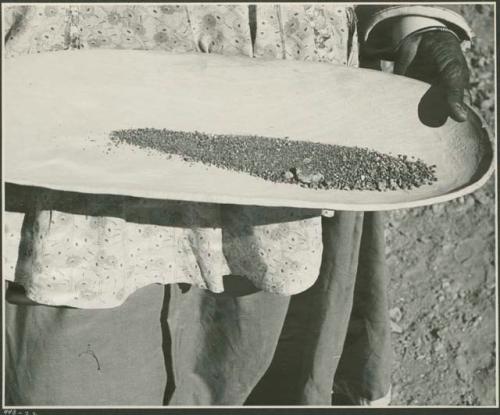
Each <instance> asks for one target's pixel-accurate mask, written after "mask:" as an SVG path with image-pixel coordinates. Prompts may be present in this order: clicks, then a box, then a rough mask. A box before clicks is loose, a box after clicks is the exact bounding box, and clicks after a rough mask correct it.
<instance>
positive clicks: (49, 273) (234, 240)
mask: <svg viewBox="0 0 500 415" xmlns="http://www.w3.org/2000/svg"><path fill="white" fill-rule="evenodd" d="M4 15H5V24H4V28H5V33H4V36H5V47H4V51H5V56H6V58H8V59H11V58H15V57H16V56H18V55H24V54H30V53H44V52H53V51H63V50H68V49H88V48H106V49H146V50H154V49H159V50H165V51H167V52H204V53H221V54H225V55H243V56H248V57H249V58H251V57H255V58H261V57H267V58H276V59H297V60H311V61H326V62H331V63H333V64H342V65H357V55H358V52H357V39H356V30H355V21H354V12H353V8H352V7H351V6H348V5H345V4H335V3H324V4H322V3H315V4H282V5H277V4H258V5H256V6H249V5H246V4H233V5H216V4H204V5H180V4H179V5H176V4H165V5H162V4H152V5H140V4H136V5H134V4H131V5H129V4H121V5H112V4H110V5H99V4H95V5H68V4H66V5H65V4H58V5H30V6H9V7H5V8H4ZM333 93H335V91H332V94H333ZM7 197H11V198H14V197H16V196H15V194H7ZM29 206H30V208H29V211H28V212H27V213H26V214H19V213H14V212H6V215H5V216H4V219H5V221H4V223H5V226H4V234H5V239H4V240H5V249H4V275H5V277H6V279H7V280H11V281H16V282H18V283H20V284H22V285H23V286H24V288H25V289H26V294H27V296H28V297H29V298H31V299H32V300H34V301H36V302H39V303H43V304H49V305H69V306H73V307H79V308H106V307H114V306H117V305H120V304H121V303H123V302H124V301H125V300H126V298H127V297H128V296H129V295H130V294H131V293H133V292H134V291H135V290H137V289H139V288H141V287H144V286H146V285H148V284H152V283H160V284H170V283H179V282H184V283H189V284H194V285H196V286H198V287H201V288H205V289H208V290H211V291H213V292H222V291H224V283H223V276H231V275H239V276H244V277H246V278H248V279H249V280H250V281H251V282H252V283H253V284H254V285H255V286H256V287H257V288H259V289H262V290H265V291H269V292H272V293H276V294H280V295H291V294H295V293H298V292H301V291H303V290H305V289H307V288H308V287H309V286H311V285H312V284H313V283H314V281H315V280H316V278H317V276H318V273H319V266H320V263H321V255H322V236H321V216H320V212H319V211H314V210H304V209H289V208H264V207H256V206H235V205H218V204H202V203H189V202H177V201H169V200H150V199H137V198H129V197H121V198H118V199H117V198H115V197H110V198H109V199H106V198H103V197H98V196H97V195H81V194H71V193H67V194H65V193H64V192H54V191H50V190H37V191H35V192H33V193H32V195H31V201H30V203H29ZM74 206H78V207H79V212H78V213H75V212H74V209H72V207H74Z"/></svg>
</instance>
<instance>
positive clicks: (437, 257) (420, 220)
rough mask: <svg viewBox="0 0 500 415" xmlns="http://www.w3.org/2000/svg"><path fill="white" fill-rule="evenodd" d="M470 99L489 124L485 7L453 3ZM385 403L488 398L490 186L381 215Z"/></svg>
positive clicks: (490, 53) (483, 401) (492, 353)
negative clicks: (389, 340) (465, 25)
mask: <svg viewBox="0 0 500 415" xmlns="http://www.w3.org/2000/svg"><path fill="white" fill-rule="evenodd" d="M462 12H463V13H462V15H463V16H464V17H465V18H466V19H467V20H468V22H469V23H470V24H471V26H472V28H473V30H474V32H475V34H476V36H477V38H476V39H475V40H474V42H473V43H472V46H471V48H470V49H469V50H467V51H466V57H467V60H468V62H469V65H470V68H471V71H472V74H471V103H472V105H473V106H475V107H476V108H478V109H479V110H480V112H481V113H482V115H483V116H484V118H485V119H486V120H487V121H488V123H489V125H490V127H491V128H492V131H494V111H495V108H494V104H495V93H494V43H493V42H494V32H493V31H494V26H493V22H494V14H493V13H494V10H493V6H491V5H468V6H462ZM387 222H388V223H387V225H388V226H387V231H386V232H387V235H386V236H387V242H388V244H387V254H388V272H389V275H390V278H391V279H390V285H389V291H390V299H391V320H392V324H393V345H394V350H395V364H394V369H393V401H392V404H393V405H422V406H423V405H495V399H496V397H495V391H496V389H497V387H498V385H495V382H496V376H495V368H496V333H495V331H496V320H495V316H496V313H495V290H496V285H495V183H494V178H492V179H490V180H489V182H488V183H487V184H486V185H485V186H484V187H482V188H481V189H480V190H479V191H477V192H475V193H473V194H471V195H468V196H466V197H464V198H460V199H458V200H454V201H451V202H447V203H443V204H438V205H434V206H431V207H425V208H417V209H406V210H398V211H392V212H390V214H389V215H388V217H387Z"/></svg>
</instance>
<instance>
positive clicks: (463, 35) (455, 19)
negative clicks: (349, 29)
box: [355, 3, 473, 59]
mask: <svg viewBox="0 0 500 415" xmlns="http://www.w3.org/2000/svg"><path fill="white" fill-rule="evenodd" d="M355 10H356V17H357V22H358V35H359V39H360V45H361V52H362V54H368V55H379V56H381V57H382V58H383V59H385V58H387V57H384V54H385V53H386V52H385V51H386V50H387V48H388V46H390V45H391V41H392V39H391V26H392V25H393V24H394V22H395V21H396V20H397V18H398V17H402V16H411V15H415V16H423V17H429V18H433V19H436V20H438V21H440V22H441V23H444V24H445V25H446V26H447V27H448V28H450V29H451V30H453V31H454V32H455V33H456V34H457V35H458V36H459V37H460V39H462V40H470V39H471V38H472V36H473V34H472V30H471V28H470V26H469V25H468V24H467V22H466V21H465V19H464V18H463V17H462V15H461V14H460V6H458V5H439V6H432V5H427V4H425V3H421V4H410V5H408V4H404V5H398V4H396V3H395V4H392V5H371V4H367V5H365V4H359V5H357V6H356V8H355Z"/></svg>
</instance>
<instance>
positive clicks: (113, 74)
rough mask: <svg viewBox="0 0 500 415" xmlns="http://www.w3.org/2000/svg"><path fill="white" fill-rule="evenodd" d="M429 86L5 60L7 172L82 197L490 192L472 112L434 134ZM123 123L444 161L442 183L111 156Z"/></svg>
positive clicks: (339, 70) (341, 200)
mask: <svg viewBox="0 0 500 415" xmlns="http://www.w3.org/2000/svg"><path fill="white" fill-rule="evenodd" d="M428 89H429V86H428V85H427V84H424V83H422V82H418V81H415V80H411V79H408V78H404V77H400V76H396V75H391V74H385V73H381V72H378V71H371V70H364V69H353V68H344V67H341V66H336V65H330V64H320V63H307V62H295V61H280V60H269V61H267V60H257V59H249V58H235V57H224V56H219V55H204V54H179V55H176V54H168V53H163V52H151V51H111V50H95V51H66V52H54V53H47V54H40V55H28V56H23V57H19V58H14V59H7V60H5V61H4V77H3V104H4V116H3V137H4V138H3V146H4V148H3V150H4V151H3V159H4V160H3V161H4V178H5V181H7V182H12V183H16V184H23V185H33V186H41V187H47V188H52V189H57V190H68V191H77V192H84V193H97V194H120V195H129V196H139V197H150V198H164V199H177V200H192V201H199V202H217V203H234V204H246V205H262V206H289V207H302V208H321V209H339V210H386V209H398V208H408V207H414V206H421V205H428V204H432V203H438V202H442V201H446V200H449V199H452V198H456V197H458V196H462V195H464V194H467V193H469V192H472V191H474V190H475V189H477V188H478V187H480V186H481V185H482V184H484V182H485V181H486V180H487V178H488V177H489V175H490V174H491V173H492V171H493V167H494V152H493V150H492V144H491V142H490V138H489V133H488V130H487V128H486V126H485V123H484V122H483V120H482V119H481V117H480V116H479V115H478V114H477V113H476V112H475V111H473V110H472V109H471V110H470V111H469V116H468V120H467V121H466V122H464V123H456V122H454V121H453V120H451V119H449V118H448V120H447V121H446V122H445V123H444V125H441V126H435V125H434V126H431V123H430V122H428V120H426V119H425V117H426V115H425V113H426V109H425V108H423V110H422V103H425V100H424V101H423V102H421V100H422V97H423V96H424V95H425V94H426V92H427V90H428ZM419 108H420V109H419ZM438 110H439V108H438V107H436V108H432V107H430V112H429V111H427V113H429V114H431V115H432V114H433V111H434V112H435V111H438ZM422 114H424V115H422ZM431 118H432V116H431ZM426 124H427V125H426ZM128 128H134V129H135V128H167V129H171V130H184V131H193V130H198V131H203V132H208V133H215V134H256V135H261V136H268V137H281V138H283V137H289V138H290V139H300V140H305V141H314V142H323V143H331V144H341V145H349V146H361V147H367V148H370V149H373V150H377V151H380V152H384V153H389V152H390V153H392V154H406V155H408V156H414V157H416V158H420V159H422V160H423V161H425V162H426V163H428V164H429V165H432V164H435V165H436V166H437V168H436V175H437V177H438V181H437V182H436V183H435V184H433V185H426V186H423V187H420V188H418V189H414V190H397V191H385V192H378V191H348V190H314V189H306V188H302V187H299V186H297V185H294V184H285V183H281V184H275V183H272V182H268V181H265V180H262V179H259V178H256V177H252V176H249V175H246V174H243V173H236V172H231V171H227V170H222V169H218V168H215V167H207V166H205V165H201V164H193V163H188V162H186V161H183V160H182V159H181V158H179V157H172V158H170V159H168V158H166V157H165V155H162V154H159V153H155V152H151V151H141V150H139V149H137V148H133V147H127V146H123V145H122V146H118V147H113V148H112V149H111V150H109V149H108V145H109V134H110V132H111V131H113V130H118V129H128Z"/></svg>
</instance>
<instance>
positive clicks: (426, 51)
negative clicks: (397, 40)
mask: <svg viewBox="0 0 500 415" xmlns="http://www.w3.org/2000/svg"><path fill="white" fill-rule="evenodd" d="M394 73H396V74H400V75H406V76H408V77H410V78H415V79H419V80H421V81H424V82H428V83H430V84H432V85H434V86H437V87H439V88H440V89H441V90H442V91H443V93H444V95H445V98H446V102H447V104H448V112H449V115H450V116H451V117H452V118H453V119H454V120H455V121H459V122H462V121H465V120H466V119H467V108H466V107H465V105H464V92H465V90H466V89H467V88H468V85H469V68H468V66H467V62H466V60H465V57H464V55H463V53H462V49H461V48H460V42H459V41H458V39H457V38H456V37H455V36H454V35H453V34H452V33H450V32H447V31H432V32H426V33H422V34H415V35H410V36H409V37H408V38H406V39H405V41H404V42H403V44H402V45H401V46H400V48H399V50H398V53H397V56H396V59H395V62H394Z"/></svg>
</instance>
